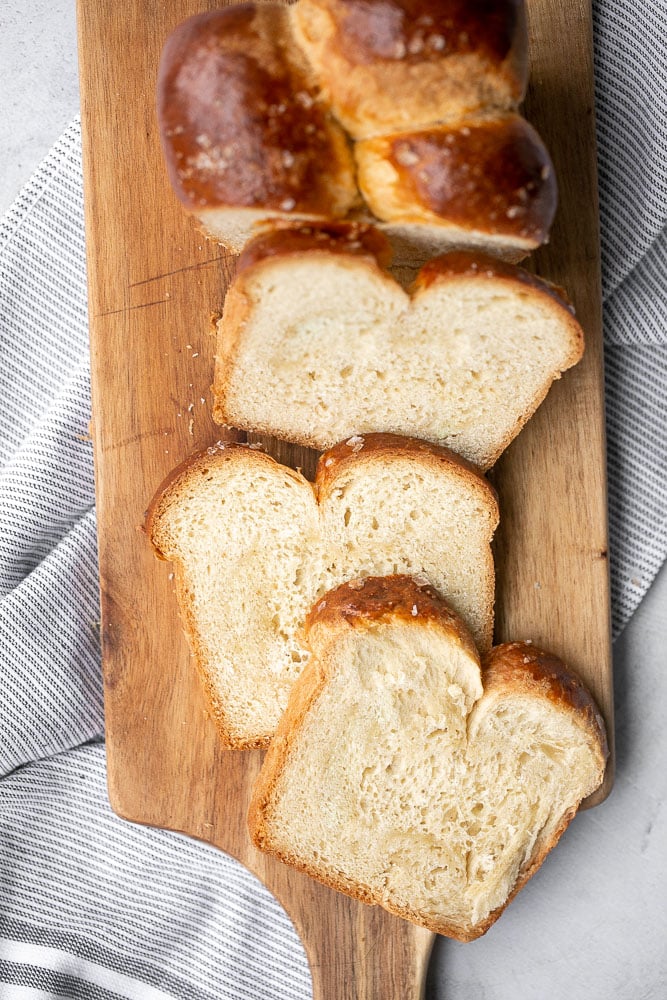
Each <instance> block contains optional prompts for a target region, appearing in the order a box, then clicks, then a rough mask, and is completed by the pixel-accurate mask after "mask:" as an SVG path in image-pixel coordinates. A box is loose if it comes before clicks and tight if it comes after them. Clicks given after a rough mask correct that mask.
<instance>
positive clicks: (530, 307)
mask: <svg viewBox="0 0 667 1000" xmlns="http://www.w3.org/2000/svg"><path fill="white" fill-rule="evenodd" d="M264 239H265V238H263V237H258V238H257V239H256V240H255V241H253V242H252V243H251V244H250V245H249V246H248V248H247V249H246V251H245V252H244V254H242V256H241V258H240V260H239V266H238V270H237V275H236V278H235V280H234V281H233V282H232V284H231V286H230V288H229V290H228V292H227V297H226V300H225V306H224V312H223V316H222V319H221V321H220V322H219V324H218V346H217V357H216V369H215V384H214V411H213V415H214V418H215V419H216V420H217V421H218V422H220V423H223V424H231V425H232V426H235V427H240V428H243V429H245V430H254V431H262V432H265V433H268V434H273V435H276V436H277V437H280V438H285V439H286V440H288V441H294V442H297V443H299V444H304V445H309V446H310V447H313V448H318V449H320V450H321V449H323V448H327V447H330V446H331V445H332V444H334V443H335V442H336V441H340V440H343V439H345V438H347V437H349V436H351V435H354V434H365V433H367V432H368V433H369V432H372V431H389V432H393V433H398V434H405V435H409V436H414V437H419V438H423V439H425V440H429V441H433V442H435V443H437V444H442V445H446V446H447V447H449V448H451V449H453V450H454V451H456V452H458V453H459V454H461V455H462V456H464V457H465V458H467V459H469V460H470V461H472V462H474V463H475V464H476V465H478V466H480V467H481V468H484V469H487V468H489V467H490V466H491V465H493V463H494V462H495V461H496V459H497V458H498V456H499V455H500V454H501V453H502V451H503V450H504V449H505V448H506V447H507V445H508V444H509V443H510V441H511V440H512V439H513V438H514V437H515V436H516V435H517V434H518V432H519V430H520V429H521V427H522V426H523V425H524V423H525V422H526V421H527V420H528V418H529V417H530V416H531V415H532V414H533V413H534V411H535V410H536V409H537V407H538V405H539V404H540V403H541V402H542V400H543V399H544V397H545V396H546V394H547V392H548V390H549V387H550V386H551V383H552V382H553V380H554V379H556V378H559V377H560V374H561V373H562V372H563V371H565V370H566V369H568V368H570V367H571V366H572V365H574V364H575V363H576V362H577V361H578V360H579V358H580V357H581V354H582V351H583V334H582V331H581V328H580V326H579V324H578V323H577V321H576V319H575V318H574V316H573V314H572V310H571V309H570V307H569V306H568V304H567V303H566V301H565V300H564V299H563V298H562V297H561V295H560V294H558V293H557V292H556V291H555V290H554V288H553V287H552V286H550V285H548V284H547V283H546V282H544V281H541V280H540V279H539V278H536V277H534V276H533V275H531V274H529V273H528V272H526V271H524V270H522V269H520V268H517V267H514V266H512V265H506V264H502V263H501V262H498V261H495V262H494V261H493V260H491V259H490V258H486V257H484V256H481V255H470V254H462V253H461V254H447V255H444V256H442V257H440V258H437V259H435V260H434V261H432V262H430V263H429V264H427V265H425V266H424V267H423V268H422V269H421V271H420V273H419V275H418V277H417V280H416V282H415V285H414V288H413V290H412V294H411V295H410V294H408V293H407V292H406V291H405V290H404V289H403V288H402V287H401V286H400V285H399V284H398V283H397V282H396V281H395V280H394V279H393V278H392V277H391V276H390V274H389V272H388V271H387V270H385V268H383V267H382V265H381V263H380V262H379V261H378V259H377V257H375V256H374V254H373V253H372V252H371V251H370V250H369V248H368V246H366V247H364V248H362V249H361V250H359V249H358V250H356V251H355V252H347V250H346V247H345V246H344V245H343V246H341V240H342V237H341V236H339V235H338V234H336V233H332V232H331V231H330V230H327V229H323V230H318V228H317V227H310V228H306V229H300V230H299V229H297V230H291V231H284V232H281V233H274V234H271V236H270V237H266V239H267V240H270V241H271V253H270V255H268V256H267V255H264V253H263V251H262V246H263V243H264ZM343 242H344V241H343ZM362 251H363V252H362Z"/></svg>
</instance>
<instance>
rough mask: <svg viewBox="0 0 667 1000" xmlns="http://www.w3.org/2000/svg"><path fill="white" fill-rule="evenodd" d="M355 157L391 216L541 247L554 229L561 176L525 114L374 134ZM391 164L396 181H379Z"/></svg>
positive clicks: (379, 206) (366, 186)
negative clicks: (557, 177)
mask: <svg viewBox="0 0 667 1000" xmlns="http://www.w3.org/2000/svg"><path fill="white" fill-rule="evenodd" d="M355 157H356V159H357V163H358V166H359V187H360V188H361V191H362V194H363V195H364V197H365V198H366V201H367V202H368V204H369V205H370V207H371V209H372V211H373V212H374V213H375V215H377V216H378V218H380V219H383V220H384V221H386V222H392V223H398V222H401V223H414V222H421V223H430V224H437V223H442V224H445V223H446V224H447V225H448V226H456V227H458V228H461V229H463V230H468V231H474V232H483V233H487V234H489V235H492V236H496V237H503V238H506V239H510V238H513V239H517V240H521V241H523V242H526V243H529V244H531V245H535V246H538V245H539V244H541V243H543V242H544V241H545V239H546V238H547V236H548V233H549V229H550V226H551V223H552V221H553V217H554V214H555V211H556V204H557V200H558V192H557V185H556V175H555V171H554V167H553V164H552V162H551V158H550V157H549V154H548V152H547V150H546V148H545V146H544V143H543V142H542V140H541V139H540V137H539V135H538V134H537V132H536V131H535V129H534V128H533V127H532V126H531V125H529V124H528V122H527V121H525V119H523V118H521V117H520V116H519V115H499V116H493V117H485V118H476V119H468V120H464V121H459V122H456V123H453V124H451V125H437V126H432V127H427V128H423V129H420V130H419V131H411V132H402V133H397V134H394V135H389V136H384V137H381V138H376V139H369V140H367V141H364V142H360V143H358V144H357V146H356V148H355ZM384 164H387V165H388V166H389V167H390V172H391V180H388V181H385V180H384V179H383V180H379V177H380V171H381V169H382V167H383V165H384ZM382 177H383V178H384V171H382Z"/></svg>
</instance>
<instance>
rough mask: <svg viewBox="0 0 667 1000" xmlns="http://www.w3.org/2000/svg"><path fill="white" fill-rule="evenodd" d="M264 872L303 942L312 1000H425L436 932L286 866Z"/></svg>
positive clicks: (271, 868)
mask: <svg viewBox="0 0 667 1000" xmlns="http://www.w3.org/2000/svg"><path fill="white" fill-rule="evenodd" d="M262 874H263V877H264V880H265V882H266V883H267V885H268V887H269V888H270V889H271V891H272V892H274V893H275V895H276V896H277V897H278V899H279V900H280V902H281V903H282V904H283V905H284V906H285V908H286V910H287V912H288V913H289V916H290V917H291V919H292V921H293V923H294V926H295V928H296V931H297V933H298V934H299V937H300V938H301V941H302V942H303V946H304V948H305V950H306V955H307V956H308V961H309V964H310V971H311V975H312V979H313V1000H423V997H424V989H425V985H426V974H427V970H428V963H429V958H430V955H431V950H432V947H433V941H434V940H435V935H434V934H432V933H431V932H430V931H427V930H424V928H422V927H417V926H416V925H414V924H411V923H408V922H407V921H405V920H400V919H399V918H398V917H394V916H392V915H391V914H389V913H387V912H386V911H385V910H383V909H382V908H381V907H379V906H366V905H365V904H364V903H359V902H357V901H356V900H354V899H349V898H348V897H347V896H345V895H343V894H342V893H339V892H334V891H333V890H332V889H327V888H325V887H324V886H322V885H319V883H317V882H313V881H312V880H311V879H308V878H307V877H306V876H304V875H300V874H298V873H297V872H293V871H291V870H290V869H287V868H285V867H284V866H279V867H276V868H274V867H273V865H270V866H269V869H268V870H267V871H266V872H264V873H262Z"/></svg>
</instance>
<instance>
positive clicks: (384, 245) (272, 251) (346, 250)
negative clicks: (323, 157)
mask: <svg viewBox="0 0 667 1000" xmlns="http://www.w3.org/2000/svg"><path fill="white" fill-rule="evenodd" d="M317 251H322V252H325V253H333V254H350V255H351V256H353V257H367V258H371V259H372V260H373V262H374V263H376V262H377V263H378V264H380V266H381V267H389V265H390V263H391V246H390V244H389V240H388V239H387V237H386V236H385V235H384V234H383V233H381V232H380V230H379V229H377V228H376V227H375V226H371V225H369V224H367V223H361V222H329V223H314V224H313V225H299V226H289V225H277V226H275V227H274V228H273V229H271V230H270V231H269V232H266V233H261V234H260V235H259V236H256V237H254V239H252V240H251V241H250V242H249V243H247V244H246V246H245V248H244V250H243V252H242V253H241V255H240V256H239V259H238V262H237V265H236V274H237V276H238V275H239V274H240V273H241V272H242V271H245V270H249V269H251V268H253V267H255V266H256V265H257V264H259V263H260V262H261V261H263V260H267V259H268V258H271V257H280V256H282V255H289V254H302V253H311V252H317Z"/></svg>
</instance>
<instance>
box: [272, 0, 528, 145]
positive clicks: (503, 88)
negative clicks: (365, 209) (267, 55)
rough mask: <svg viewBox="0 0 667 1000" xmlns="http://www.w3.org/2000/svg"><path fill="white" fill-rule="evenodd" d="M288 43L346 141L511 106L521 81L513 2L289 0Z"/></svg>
mask: <svg viewBox="0 0 667 1000" xmlns="http://www.w3.org/2000/svg"><path fill="white" fill-rule="evenodd" d="M290 9H291V12H292V15H293V20H294V25H295V34H296V38H297V40H298V42H299V44H300V45H301V47H302V48H303V50H304V52H305V53H306V55H307V57H308V59H309V60H310V63H311V65H312V67H313V70H314V73H315V75H316V77H317V79H318V82H319V84H320V86H321V88H322V92H323V94H324V97H325V99H326V100H327V101H328V102H329V103H330V104H331V107H332V108H333V110H334V113H335V114H336V116H337V117H338V119H339V120H340V121H341V122H342V123H343V125H344V126H345V128H346V129H347V131H348V132H349V133H350V135H351V136H353V137H354V138H355V139H360V138H366V137H367V136H369V135H381V134H382V133H387V132H393V131H397V130H398V129H406V128H416V127H417V126H418V125H424V124H430V123H433V122H438V121H442V120H443V119H448V118H452V117H460V116H461V115H465V114H471V113H472V114H474V113H475V112H477V111H479V110H481V109H487V108H510V107H516V106H517V104H518V103H519V102H520V101H521V100H522V99H523V96H524V93H525V88H526V83H527V81H528V59H527V50H528V37H527V31H526V18H525V10H524V4H523V0H493V2H492V3H488V2H487V3H485V4H484V5H483V11H482V10H481V9H480V6H479V5H478V4H471V3H460V2H459V0H457V2H454V3H453V2H452V0H439V2H432V0H431V2H429V3H428V4H421V5H418V8H416V7H415V4H414V3H408V2H406V0H384V2H383V3H368V0H299V2H298V3H296V4H294V5H293V6H292V7H291V8H290Z"/></svg>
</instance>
